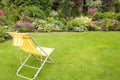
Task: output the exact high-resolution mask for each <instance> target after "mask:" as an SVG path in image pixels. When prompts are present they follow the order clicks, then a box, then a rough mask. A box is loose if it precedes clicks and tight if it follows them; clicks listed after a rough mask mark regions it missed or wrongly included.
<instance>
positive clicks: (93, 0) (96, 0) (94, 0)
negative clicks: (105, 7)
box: [86, 0, 102, 8]
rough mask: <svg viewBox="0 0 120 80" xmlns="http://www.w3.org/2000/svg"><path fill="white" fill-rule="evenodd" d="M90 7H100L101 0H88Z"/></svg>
mask: <svg viewBox="0 0 120 80" xmlns="http://www.w3.org/2000/svg"><path fill="white" fill-rule="evenodd" d="M86 3H87V5H88V7H89V8H99V7H100V6H101V3H102V1H101V0H86Z"/></svg>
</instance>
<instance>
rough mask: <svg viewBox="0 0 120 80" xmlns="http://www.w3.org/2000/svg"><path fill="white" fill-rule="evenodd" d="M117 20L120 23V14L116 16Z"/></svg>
mask: <svg viewBox="0 0 120 80" xmlns="http://www.w3.org/2000/svg"><path fill="white" fill-rule="evenodd" d="M116 19H117V20H119V21H120V13H118V14H117V15H116Z"/></svg>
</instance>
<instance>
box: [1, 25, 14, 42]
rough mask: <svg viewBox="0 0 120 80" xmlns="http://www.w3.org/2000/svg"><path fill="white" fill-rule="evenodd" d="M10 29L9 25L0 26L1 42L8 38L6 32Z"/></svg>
mask: <svg viewBox="0 0 120 80" xmlns="http://www.w3.org/2000/svg"><path fill="white" fill-rule="evenodd" d="M11 30H12V28H11V27H8V26H0V42H3V41H4V40H6V39H8V38H9V36H8V35H7V33H6V32H8V31H11Z"/></svg>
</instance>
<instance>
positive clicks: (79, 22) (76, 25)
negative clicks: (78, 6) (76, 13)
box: [67, 17, 91, 31]
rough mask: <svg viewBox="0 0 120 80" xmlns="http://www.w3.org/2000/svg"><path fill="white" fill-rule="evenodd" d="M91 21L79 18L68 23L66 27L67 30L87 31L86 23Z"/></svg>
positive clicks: (86, 18)
mask: <svg viewBox="0 0 120 80" xmlns="http://www.w3.org/2000/svg"><path fill="white" fill-rule="evenodd" d="M90 21H91V19H90V18H88V17H79V18H75V19H73V20H71V21H69V22H68V24H67V27H68V30H75V31H87V28H86V27H87V26H88V23H89V22H90Z"/></svg>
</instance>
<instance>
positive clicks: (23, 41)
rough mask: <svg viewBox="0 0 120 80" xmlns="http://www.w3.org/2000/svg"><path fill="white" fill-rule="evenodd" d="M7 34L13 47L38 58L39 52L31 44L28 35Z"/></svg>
mask: <svg viewBox="0 0 120 80" xmlns="http://www.w3.org/2000/svg"><path fill="white" fill-rule="evenodd" d="M9 34H10V36H12V38H13V45H14V46H18V47H19V48H21V49H22V50H23V51H26V52H28V53H32V54H34V55H39V56H40V52H39V51H38V50H37V49H36V47H37V46H36V45H35V44H34V43H33V41H32V39H31V38H30V36H29V34H28V33H15V32H9Z"/></svg>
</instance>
